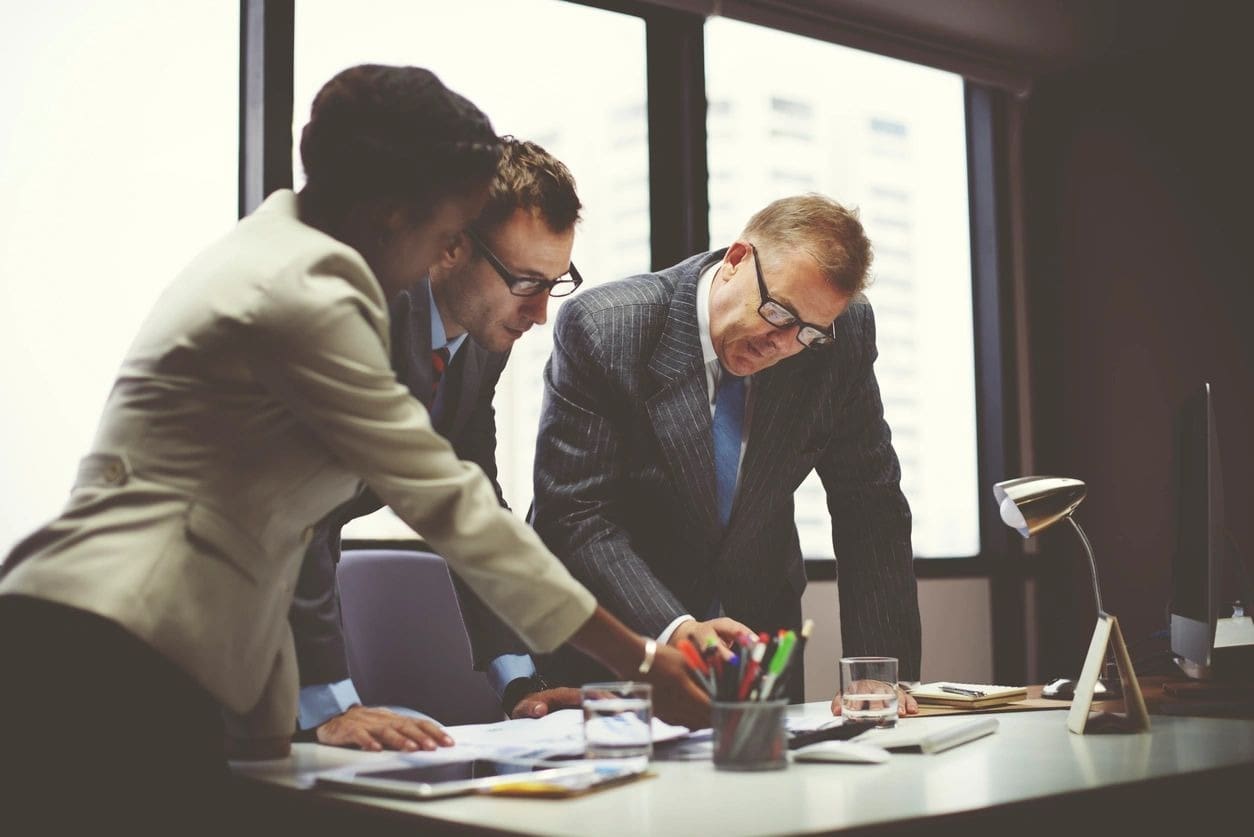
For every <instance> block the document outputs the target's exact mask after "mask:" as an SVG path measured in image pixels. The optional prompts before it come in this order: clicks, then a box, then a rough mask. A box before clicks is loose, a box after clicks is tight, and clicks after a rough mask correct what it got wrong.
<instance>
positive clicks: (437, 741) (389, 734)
mask: <svg viewBox="0 0 1254 837" xmlns="http://www.w3.org/2000/svg"><path fill="white" fill-rule="evenodd" d="M318 741H319V743H321V744H331V745H333V746H336V747H358V748H360V749H362V750H370V751H375V752H377V751H379V750H383V749H388V750H406V751H411V752H412V751H413V750H434V749H435V748H436V747H451V746H452V745H453V739H452V738H450V737H449V735H448V733H446V732H445V731H444V729H443V728H442V727H441V726H440V725H439V724H437V723H435V722H434V721H428V720H419V719H417V718H410V717H407V716H405V715H398V714H397V713H395V712H392V711H390V710H388V709H376V708H368V707H365V706H353V707H350V708H349V709H348V711H347V712H345V713H344V714H343V715H336V716H335V717H334V718H332V719H331V720H329V721H327V722H325V723H323V724H322V726H320V727H318Z"/></svg>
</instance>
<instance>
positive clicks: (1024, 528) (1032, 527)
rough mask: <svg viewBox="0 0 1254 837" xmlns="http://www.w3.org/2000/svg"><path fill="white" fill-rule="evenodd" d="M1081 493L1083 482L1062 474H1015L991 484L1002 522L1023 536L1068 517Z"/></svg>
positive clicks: (1082, 491)
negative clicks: (1015, 475) (1024, 475)
mask: <svg viewBox="0 0 1254 837" xmlns="http://www.w3.org/2000/svg"><path fill="white" fill-rule="evenodd" d="M1084 495H1085V487H1084V483H1082V482H1080V481H1079V480H1073V479H1067V478H1066V477H1019V478H1018V479H1014V480H1006V481H1005V482H999V483H997V484H996V485H994V486H993V496H994V497H995V498H996V499H997V503H998V505H999V506H1000V508H1001V519H1002V522H1003V523H1005V524H1006V525H1007V526H1009V527H1010V528H1011V529H1014V530H1015V531H1016V532H1018V533H1019V534H1020V535H1022V536H1023V537H1025V538H1030V537H1032V536H1033V535H1035V534H1036V533H1038V532H1040V531H1043V530H1045V529H1048V528H1049V527H1050V526H1053V525H1054V524H1055V523H1057V522H1058V521H1060V520H1062V519H1063V518H1064V517H1069V516H1070V515H1071V513H1072V512H1073V511H1075V509H1076V506H1078V505H1080V502H1081V501H1082V500H1083V499H1084Z"/></svg>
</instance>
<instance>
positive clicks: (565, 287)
mask: <svg viewBox="0 0 1254 837" xmlns="http://www.w3.org/2000/svg"><path fill="white" fill-rule="evenodd" d="M466 237H467V238H469V239H470V243H471V244H473V245H475V249H476V250H478V251H479V252H480V253H482V254H483V257H484V258H485V259H487V260H488V264H490V265H492V269H493V270H495V271H496V272H497V274H498V275H499V276H500V277H501V279H502V280H504V282H505V284H506V285H507V286H508V287H509V292H510V293H512V294H513V295H514V296H537V295H539V294H542V293H544V292H545V291H548V292H549V296H570V295H571V294H573V293H574V292H575V289H576V288H578V287H579V286H580V285H582V284H583V277H582V276H580V275H579V271H578V270H576V269H575V263H574V262H571V263H570V270H569V271H568V272H566V273H564V274H562V275H561V276H559V277H557V278H556V279H535V278H533V277H530V276H515V275H514V274H512V273H510V272H509V268H508V267H506V266H505V265H503V264H501V260H500V259H498V258H497V257H496V254H495V253H493V252H492V251H491V250H489V249H488V245H486V244H484V243H483V239H482V238H480V237H479V234H478V233H477V232H475V231H474V230H472V229H469V228H467V229H466Z"/></svg>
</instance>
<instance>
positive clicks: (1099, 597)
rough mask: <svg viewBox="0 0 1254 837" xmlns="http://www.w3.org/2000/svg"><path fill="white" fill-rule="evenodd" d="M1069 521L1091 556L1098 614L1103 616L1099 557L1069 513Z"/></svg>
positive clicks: (1094, 594)
mask: <svg viewBox="0 0 1254 837" xmlns="http://www.w3.org/2000/svg"><path fill="white" fill-rule="evenodd" d="M1067 522H1068V523H1070V524H1071V528H1072V529H1075V533H1076V534H1077V535H1079V536H1080V543H1082V544H1084V551H1085V553H1087V554H1088V556H1089V570H1090V571H1091V572H1092V573H1093V600H1094V601H1096V602H1097V615H1098V616H1101V615H1102V614H1103V613H1105V612H1106V611H1105V610H1103V609H1102V591H1101V587H1100V586H1098V583H1097V559H1095V558H1094V557H1093V545H1092V544H1090V543H1089V539H1088V536H1087V535H1085V534H1084V530H1083V529H1081V528H1080V524H1079V523H1076V522H1075V518H1073V517H1072V516H1071V515H1067Z"/></svg>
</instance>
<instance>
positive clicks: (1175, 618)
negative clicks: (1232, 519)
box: [1171, 383, 1254, 679]
mask: <svg viewBox="0 0 1254 837" xmlns="http://www.w3.org/2000/svg"><path fill="white" fill-rule="evenodd" d="M1177 435H1178V446H1177V449H1176V450H1177V473H1178V479H1177V483H1176V486H1177V491H1178V495H1177V498H1176V500H1177V503H1176V508H1177V512H1178V516H1177V525H1178V529H1177V541H1176V550H1175V555H1174V557H1173V563H1172V601H1171V651H1172V653H1173V654H1174V655H1175V657H1176V662H1177V664H1178V665H1179V666H1180V668H1181V669H1182V670H1183V671H1184V672H1185V673H1186V674H1188V675H1189V676H1190V677H1195V678H1200V679H1208V678H1212V677H1227V676H1229V675H1234V676H1250V675H1254V620H1251V619H1250V617H1249V616H1247V615H1246V613H1247V612H1249V609H1250V607H1251V604H1252V603H1251V602H1250V599H1249V596H1248V593H1247V592H1246V590H1244V589H1242V588H1243V587H1245V586H1246V585H1245V581H1244V573H1242V572H1241V569H1242V568H1241V566H1240V565H1239V564H1237V563H1236V562H1238V561H1240V560H1241V559H1240V557H1239V556H1237V555H1235V554H1231V555H1229V549H1228V532H1227V527H1226V526H1225V524H1224V489H1223V474H1222V470H1221V466H1220V457H1219V438H1218V434H1217V433H1216V431H1215V405H1214V395H1213V393H1212V391H1211V386H1210V384H1209V383H1206V384H1203V385H1202V388H1201V390H1200V391H1199V392H1196V393H1194V394H1193V395H1192V396H1190V397H1189V399H1188V400H1187V401H1186V402H1185V404H1184V406H1183V408H1182V409H1181V411H1180V415H1179V421H1178V427H1177Z"/></svg>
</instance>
